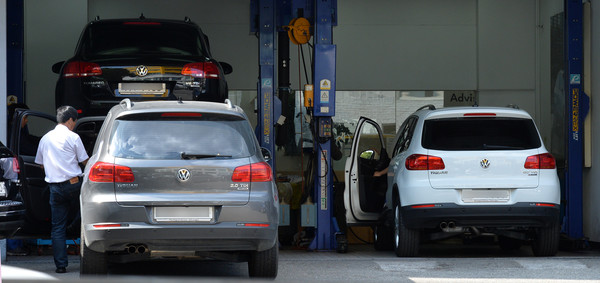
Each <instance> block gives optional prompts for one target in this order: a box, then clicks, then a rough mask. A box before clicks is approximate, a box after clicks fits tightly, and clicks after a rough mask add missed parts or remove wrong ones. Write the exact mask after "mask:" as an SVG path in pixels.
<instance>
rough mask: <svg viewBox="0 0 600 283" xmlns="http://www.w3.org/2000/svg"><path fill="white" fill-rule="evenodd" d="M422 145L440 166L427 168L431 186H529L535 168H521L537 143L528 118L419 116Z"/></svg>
mask: <svg viewBox="0 0 600 283" xmlns="http://www.w3.org/2000/svg"><path fill="white" fill-rule="evenodd" d="M422 144H423V147H424V148H426V149H428V153H427V154H428V155H430V156H437V157H440V158H441V159H442V160H443V162H444V165H445V168H444V169H442V170H430V172H429V174H428V175H429V182H430V184H431V186H432V187H433V188H437V189H444V188H448V189H450V188H452V189H456V188H465V189H489V188H508V189H518V188H535V187H537V186H538V183H539V169H526V168H525V161H526V160H527V158H528V157H529V156H536V155H538V154H540V150H541V148H542V144H541V141H540V138H539V134H538V132H537V129H536V127H535V125H534V123H533V120H532V119H525V118H512V117H496V116H493V117H485V116H478V117H460V118H443V119H430V120H427V121H425V123H424V130H423V139H422Z"/></svg>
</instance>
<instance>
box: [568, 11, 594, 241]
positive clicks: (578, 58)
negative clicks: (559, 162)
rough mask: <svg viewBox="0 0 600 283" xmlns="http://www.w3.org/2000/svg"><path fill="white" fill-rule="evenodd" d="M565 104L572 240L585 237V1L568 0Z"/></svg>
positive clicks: (586, 106)
mask: <svg viewBox="0 0 600 283" xmlns="http://www.w3.org/2000/svg"><path fill="white" fill-rule="evenodd" d="M565 54H566V58H565V61H566V62H565V65H566V70H567V71H566V78H565V79H566V80H567V82H566V86H567V87H566V88H565V91H567V93H566V94H565V99H566V102H565V105H566V109H565V111H566V113H567V115H565V116H566V117H568V119H567V129H566V132H567V134H566V139H567V166H566V172H565V200H564V201H565V204H566V207H565V217H564V221H563V232H565V233H566V234H567V236H568V237H569V238H570V239H573V240H579V239H581V238H583V141H584V140H583V121H584V120H585V116H586V115H587V113H588V110H589V97H588V96H587V95H586V94H585V93H584V92H583V88H582V85H583V84H582V78H583V76H582V72H583V4H582V1H581V0H565Z"/></svg>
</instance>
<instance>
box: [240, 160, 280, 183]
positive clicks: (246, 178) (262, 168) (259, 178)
mask: <svg viewBox="0 0 600 283" xmlns="http://www.w3.org/2000/svg"><path fill="white" fill-rule="evenodd" d="M272 180H273V171H272V170H271V166H269V164H268V163H266V162H259V163H254V164H249V165H244V166H240V167H237V168H235V170H233V175H232V176H231V181H233V182H270V181H272Z"/></svg>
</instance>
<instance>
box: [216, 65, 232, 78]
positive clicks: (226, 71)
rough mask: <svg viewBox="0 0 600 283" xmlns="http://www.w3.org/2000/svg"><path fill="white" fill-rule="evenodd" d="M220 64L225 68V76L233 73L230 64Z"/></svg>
mask: <svg viewBox="0 0 600 283" xmlns="http://www.w3.org/2000/svg"><path fill="white" fill-rule="evenodd" d="M219 64H220V65H221V68H223V73H225V75H229V74H231V73H233V67H232V66H231V65H230V64H229V63H227V62H219Z"/></svg>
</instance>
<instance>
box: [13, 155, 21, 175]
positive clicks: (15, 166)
mask: <svg viewBox="0 0 600 283" xmlns="http://www.w3.org/2000/svg"><path fill="white" fill-rule="evenodd" d="M12 169H13V172H15V173H20V172H21V167H19V160H18V159H17V158H16V157H13V159H12Z"/></svg>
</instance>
